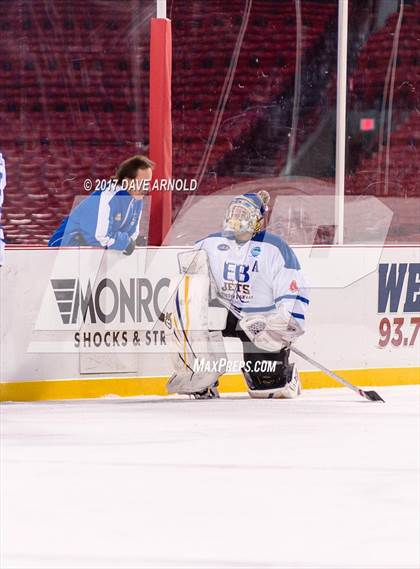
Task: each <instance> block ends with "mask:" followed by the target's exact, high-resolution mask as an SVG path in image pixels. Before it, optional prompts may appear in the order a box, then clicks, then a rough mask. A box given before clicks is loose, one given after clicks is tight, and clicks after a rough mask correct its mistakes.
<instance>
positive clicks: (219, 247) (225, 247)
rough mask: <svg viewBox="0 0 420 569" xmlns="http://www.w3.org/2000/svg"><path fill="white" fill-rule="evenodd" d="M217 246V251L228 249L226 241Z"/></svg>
mask: <svg viewBox="0 0 420 569" xmlns="http://www.w3.org/2000/svg"><path fill="white" fill-rule="evenodd" d="M217 248H218V249H219V251H227V250H228V249H230V247H229V245H227V244H226V243H220V245H218V246H217Z"/></svg>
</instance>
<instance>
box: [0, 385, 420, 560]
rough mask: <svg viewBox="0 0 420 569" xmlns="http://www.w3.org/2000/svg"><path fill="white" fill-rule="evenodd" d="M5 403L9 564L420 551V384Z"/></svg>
mask: <svg viewBox="0 0 420 569" xmlns="http://www.w3.org/2000/svg"><path fill="white" fill-rule="evenodd" d="M377 391H378V392H379V393H380V394H381V395H383V397H384V398H385V399H386V404H382V403H370V402H368V401H365V400H363V399H362V398H360V397H357V395H355V394H354V393H352V392H351V391H349V390H347V389H334V390H317V391H315V390H314V391H306V392H305V393H304V396H303V397H302V398H301V399H300V400H296V401H279V400H266V401H264V400H251V399H248V398H247V397H246V396H237V397H235V396H227V397H224V398H222V399H221V400H213V401H195V400H189V399H186V398H171V399H161V398H148V399H139V398H135V399H102V400H91V401H72V402H48V403H25V404H23V403H22V404H5V405H3V406H2V408H1V434H2V446H1V520H0V521H1V559H0V561H1V563H0V566H1V567H2V569H9V568H12V567H15V568H26V567H36V568H39V569H41V568H42V569H45V568H50V567H54V568H57V569H59V568H66V569H73V568H76V567H77V568H92V567H95V568H101V569H106V568H111V567H112V568H113V567H120V568H122V567H124V568H134V567H136V568H138V567H153V568H157V567H162V568H164V567H170V568H174V567H178V568H183V567H188V568H190V567H203V568H204V567H207V568H210V567H211V568H213V567H215V568H221V567H227V568H251V567H252V568H254V567H255V568H257V567H261V568H269V567H273V568H274V567H276V568H277V567H279V568H289V567H290V568H302V569H309V568H310V569H324V568H328V569H333V568H337V569H338V568H345V569H349V568H356V567H357V568H360V569H362V568H363V569H365V568H377V569H387V568H391V567H392V568H395V569H405V568H413V569H414V568H417V567H418V566H419V535H420V524H419V470H418V467H419V455H420V453H419V432H420V429H419V428H420V424H419V408H420V390H419V388H418V387H415V386H406V387H390V388H383V387H382V388H377Z"/></svg>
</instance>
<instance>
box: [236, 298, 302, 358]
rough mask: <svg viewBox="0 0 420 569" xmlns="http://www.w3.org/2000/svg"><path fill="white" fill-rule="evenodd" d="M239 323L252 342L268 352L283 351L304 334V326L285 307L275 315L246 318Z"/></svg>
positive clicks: (279, 309) (281, 306) (257, 315)
mask: <svg viewBox="0 0 420 569" xmlns="http://www.w3.org/2000/svg"><path fill="white" fill-rule="evenodd" d="M239 322H240V326H241V328H242V330H243V331H244V332H245V334H246V335H247V336H248V338H249V339H250V340H251V342H252V343H253V344H254V345H255V346H256V347H257V348H259V349H260V350H266V351H268V352H275V351H278V350H281V349H282V348H284V347H286V346H288V345H289V344H291V343H292V342H294V341H295V340H296V339H297V338H298V337H299V336H301V335H302V334H303V333H304V330H303V328H302V326H301V325H300V324H299V322H298V321H297V320H296V319H295V318H294V317H293V316H291V314H290V312H289V311H288V310H287V308H286V307H285V306H283V305H280V306H279V308H278V310H277V312H276V313H274V314H255V315H253V316H244V317H243V318H242V319H241V320H240V321H239Z"/></svg>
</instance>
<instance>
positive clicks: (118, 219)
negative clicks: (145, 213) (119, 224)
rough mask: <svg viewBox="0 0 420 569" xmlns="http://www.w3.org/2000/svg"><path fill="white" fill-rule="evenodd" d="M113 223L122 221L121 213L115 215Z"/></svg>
mask: <svg viewBox="0 0 420 569" xmlns="http://www.w3.org/2000/svg"><path fill="white" fill-rule="evenodd" d="M114 219H115V221H121V220H122V214H121V213H117V215H116V216H115V217H114Z"/></svg>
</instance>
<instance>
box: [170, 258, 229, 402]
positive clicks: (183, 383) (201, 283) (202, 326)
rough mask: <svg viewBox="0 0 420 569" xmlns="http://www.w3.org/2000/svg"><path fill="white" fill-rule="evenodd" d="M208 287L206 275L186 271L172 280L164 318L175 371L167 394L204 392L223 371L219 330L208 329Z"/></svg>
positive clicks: (221, 342) (222, 347)
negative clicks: (220, 367)
mask: <svg viewBox="0 0 420 569" xmlns="http://www.w3.org/2000/svg"><path fill="white" fill-rule="evenodd" d="M197 254H198V253H197V252H194V255H195V256H197ZM206 267H207V263H205V269H204V270H206ZM181 268H183V267H181ZM209 287H210V279H209V276H208V274H188V273H186V274H182V275H177V276H176V277H173V278H172V279H171V282H170V286H169V301H168V303H167V305H166V309H165V312H166V316H165V320H166V323H167V326H169V327H170V332H169V334H168V339H170V340H171V341H170V345H171V349H172V352H171V358H172V361H173V370H174V371H173V374H172V376H171V378H170V379H169V381H168V384H167V391H168V393H180V394H192V393H199V392H201V391H205V390H206V389H207V388H209V387H212V386H213V385H214V384H215V383H216V382H217V379H218V377H219V375H220V374H221V373H222V372H221V371H220V369H219V365H220V359H221V358H225V357H226V354H225V350H224V344H223V338H222V334H221V332H220V331H216V332H209Z"/></svg>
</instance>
